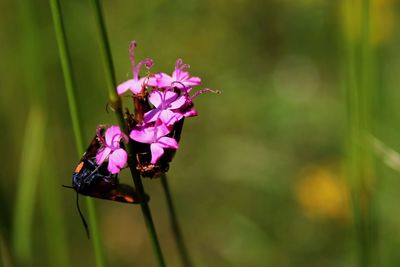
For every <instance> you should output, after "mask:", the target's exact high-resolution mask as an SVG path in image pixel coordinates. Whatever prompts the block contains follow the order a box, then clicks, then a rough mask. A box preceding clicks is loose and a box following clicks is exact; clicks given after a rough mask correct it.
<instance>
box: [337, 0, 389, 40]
mask: <svg viewBox="0 0 400 267" xmlns="http://www.w3.org/2000/svg"><path fill="white" fill-rule="evenodd" d="M362 4H363V1H362V0H353V1H347V0H342V1H341V8H340V9H341V15H342V19H341V21H342V24H343V28H344V32H345V35H346V37H347V38H348V40H350V41H353V42H354V41H358V40H360V37H361V32H362V26H363V25H362ZM369 4H370V5H369V33H368V35H369V40H370V42H371V43H372V44H373V45H380V44H383V43H385V42H387V41H388V40H389V39H390V38H391V37H392V35H393V28H394V23H395V13H394V12H395V10H396V9H395V6H394V0H370V1H369Z"/></svg>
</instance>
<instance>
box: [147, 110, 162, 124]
mask: <svg viewBox="0 0 400 267" xmlns="http://www.w3.org/2000/svg"><path fill="white" fill-rule="evenodd" d="M160 112H161V110H159V109H158V108H153V109H152V110H150V111H147V112H146V113H145V114H144V122H145V123H148V122H153V121H156V120H157V119H158V117H159V116H160Z"/></svg>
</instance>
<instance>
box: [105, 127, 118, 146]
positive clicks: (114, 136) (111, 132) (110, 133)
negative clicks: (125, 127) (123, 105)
mask: <svg viewBox="0 0 400 267" xmlns="http://www.w3.org/2000/svg"><path fill="white" fill-rule="evenodd" d="M105 137H106V144H107V146H110V147H113V148H119V142H120V141H121V138H122V133H121V129H120V128H119V126H111V127H110V128H108V129H107V131H106V134H105Z"/></svg>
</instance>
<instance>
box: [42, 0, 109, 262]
mask: <svg viewBox="0 0 400 267" xmlns="http://www.w3.org/2000/svg"><path fill="white" fill-rule="evenodd" d="M50 6H51V13H52V17H53V24H54V29H55V33H56V39H57V45H58V50H59V56H60V61H61V66H62V71H63V75H64V82H65V89H66V93H67V98H68V105H69V110H70V115H71V120H72V127H73V131H74V135H75V143H76V147H77V152H78V157H81V155H82V154H83V152H84V149H85V148H84V146H83V137H82V130H81V129H82V124H81V120H80V117H79V112H78V105H77V101H76V97H75V84H74V79H73V75H72V68H71V60H70V55H69V50H68V45H67V40H66V37H65V30H64V24H63V19H62V13H61V7H60V2H59V1H58V0H50ZM86 206H87V210H88V214H89V226H90V229H91V232H92V240H93V247H94V254H95V258H96V266H99V267H103V266H106V260H105V255H104V252H103V247H102V244H101V237H100V231H99V228H98V225H97V220H96V209H95V204H94V200H93V199H90V198H88V197H86Z"/></svg>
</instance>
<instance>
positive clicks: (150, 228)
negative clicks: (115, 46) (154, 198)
mask: <svg viewBox="0 0 400 267" xmlns="http://www.w3.org/2000/svg"><path fill="white" fill-rule="evenodd" d="M91 2H92V5H93V7H94V11H95V12H94V14H95V21H96V25H97V29H98V36H99V46H100V53H101V57H102V60H103V65H104V69H105V74H106V81H107V90H108V95H109V98H110V101H111V105H112V106H113V108H114V109H115V113H116V116H117V119H118V122H119V124H120V127H121V128H122V129H124V131H125V132H126V131H127V125H126V123H125V120H124V116H123V113H122V105H121V100H120V98H119V96H118V95H117V92H116V79H115V73H114V67H113V62H112V55H111V50H110V44H109V41H108V37H107V31H106V27H105V22H104V19H103V12H102V7H101V4H100V1H99V0H92V1H91ZM126 133H127V132H126ZM127 134H129V133H127ZM127 151H128V155H129V162H128V165H129V168H130V171H131V175H132V179H133V182H134V184H135V187H136V190H137V192H138V195H139V199H140V201H141V203H140V207H141V210H142V214H143V218H144V221H145V224H146V228H147V232H148V234H149V237H150V241H151V245H152V248H153V252H154V255H155V257H156V260H157V264H158V266H160V267H162V266H165V261H164V257H163V254H162V251H161V246H160V243H159V241H158V237H157V232H156V229H155V226H154V222H153V218H152V215H151V211H150V207H149V205H148V203H147V202H146V201H144V200H145V199H146V196H145V191H144V187H143V184H142V180H141V177H140V174H139V173H138V171H137V170H136V157H135V156H134V149H133V147H132V146H131V145H130V144H128V145H127Z"/></svg>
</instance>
